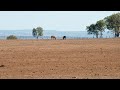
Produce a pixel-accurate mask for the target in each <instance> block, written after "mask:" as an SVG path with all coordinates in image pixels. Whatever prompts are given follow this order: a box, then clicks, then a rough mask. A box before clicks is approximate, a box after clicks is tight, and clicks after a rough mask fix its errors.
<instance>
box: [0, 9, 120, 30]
mask: <svg viewBox="0 0 120 90" xmlns="http://www.w3.org/2000/svg"><path fill="white" fill-rule="evenodd" d="M118 12H120V11H0V30H32V29H33V28H36V27H38V26H40V27H42V28H43V29H44V30H57V31H85V30H86V26H89V25H90V24H93V23H96V21H98V20H101V19H104V18H105V17H106V16H109V15H112V14H114V13H118Z"/></svg>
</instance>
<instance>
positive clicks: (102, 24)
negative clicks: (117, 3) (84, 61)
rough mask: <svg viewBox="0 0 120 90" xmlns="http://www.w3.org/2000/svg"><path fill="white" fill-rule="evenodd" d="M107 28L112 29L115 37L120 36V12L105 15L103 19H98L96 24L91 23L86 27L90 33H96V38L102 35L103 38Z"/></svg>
mask: <svg viewBox="0 0 120 90" xmlns="http://www.w3.org/2000/svg"><path fill="white" fill-rule="evenodd" d="M105 29H108V30H112V31H113V32H114V35H115V37H119V33H120V13H116V14H112V15H110V16H107V17H105V18H104V19H103V20H99V21H97V22H96V23H95V24H91V25H90V26H87V27H86V30H87V32H88V34H93V35H96V38H98V36H99V35H100V38H102V35H103V34H102V33H103V32H104V31H105Z"/></svg>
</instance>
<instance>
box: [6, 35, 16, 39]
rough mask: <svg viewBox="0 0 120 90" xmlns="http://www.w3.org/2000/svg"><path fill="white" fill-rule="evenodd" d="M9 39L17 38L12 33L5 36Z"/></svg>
mask: <svg viewBox="0 0 120 90" xmlns="http://www.w3.org/2000/svg"><path fill="white" fill-rule="evenodd" d="M11 39H17V37H16V36H14V35H10V36H8V37H7V40H11Z"/></svg>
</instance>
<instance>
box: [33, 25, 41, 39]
mask: <svg viewBox="0 0 120 90" xmlns="http://www.w3.org/2000/svg"><path fill="white" fill-rule="evenodd" d="M32 35H33V37H36V38H37V39H38V37H39V36H43V28H42V27H37V28H36V29H35V28H33V31H32Z"/></svg>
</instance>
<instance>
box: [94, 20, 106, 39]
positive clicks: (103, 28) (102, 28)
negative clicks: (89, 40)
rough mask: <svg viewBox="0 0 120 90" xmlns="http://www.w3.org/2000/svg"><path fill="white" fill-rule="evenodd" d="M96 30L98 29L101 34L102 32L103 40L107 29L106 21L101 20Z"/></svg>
mask: <svg viewBox="0 0 120 90" xmlns="http://www.w3.org/2000/svg"><path fill="white" fill-rule="evenodd" d="M96 28H97V30H99V32H100V38H102V35H103V34H102V32H103V31H104V30H105V28H106V23H105V21H104V20H99V21H97V23H96Z"/></svg>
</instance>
